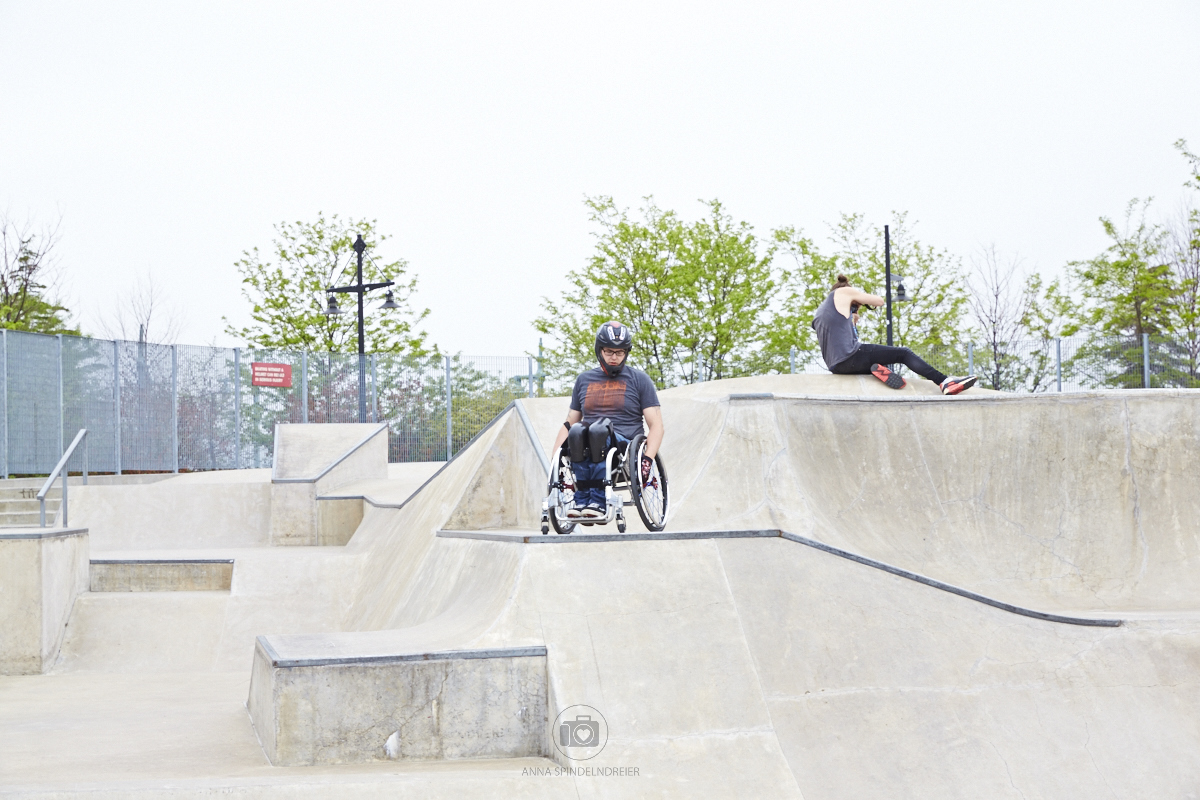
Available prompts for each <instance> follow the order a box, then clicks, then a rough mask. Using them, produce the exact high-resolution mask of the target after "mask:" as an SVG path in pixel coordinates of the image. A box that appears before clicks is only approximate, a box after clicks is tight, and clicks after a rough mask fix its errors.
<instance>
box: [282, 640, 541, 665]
mask: <svg viewBox="0 0 1200 800" xmlns="http://www.w3.org/2000/svg"><path fill="white" fill-rule="evenodd" d="M258 641H259V644H260V645H261V646H262V647H263V650H264V654H265V655H266V656H267V658H268V659H270V661H271V666H272V667H277V668H283V669H292V668H295V667H342V666H345V667H349V666H357V665H366V666H371V665H385V664H404V663H411V662H415V661H455V660H468V659H484V658H537V657H545V656H546V653H547V650H546V646H545V645H531V646H528V647H489V648H485V649H480V650H435V651H431V652H426V653H393V654H385V655H376V656H331V657H329V658H321V657H315V658H280V656H279V653H278V652H276V651H275V648H273V647H271V645H270V643H269V642H268V641H267V640H266V637H264V636H259V637H258Z"/></svg>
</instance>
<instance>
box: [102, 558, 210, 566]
mask: <svg viewBox="0 0 1200 800" xmlns="http://www.w3.org/2000/svg"><path fill="white" fill-rule="evenodd" d="M88 563H89V564H155V565H160V566H161V565H164V564H178V565H180V566H189V565H191V564H232V563H233V559H232V558H93V559H92V560H91V561H89V562H88Z"/></svg>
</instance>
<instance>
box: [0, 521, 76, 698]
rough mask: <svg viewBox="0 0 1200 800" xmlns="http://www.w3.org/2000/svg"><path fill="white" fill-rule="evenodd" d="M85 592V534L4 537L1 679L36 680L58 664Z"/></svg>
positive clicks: (12, 533)
mask: <svg viewBox="0 0 1200 800" xmlns="http://www.w3.org/2000/svg"><path fill="white" fill-rule="evenodd" d="M87 586H88V536H87V529H86V528H69V529H68V528H18V529H11V530H5V531H3V532H0V675H37V674H40V673H42V672H45V671H46V670H47V669H48V668H49V667H50V666H51V665H52V664H53V663H54V661H55V659H56V658H57V657H58V649H59V647H60V646H61V645H62V639H63V631H64V629H65V627H66V624H67V618H68V617H70V615H71V607H72V606H73V605H74V603H75V598H76V597H78V596H79V594H80V593H82V592H85V591H87Z"/></svg>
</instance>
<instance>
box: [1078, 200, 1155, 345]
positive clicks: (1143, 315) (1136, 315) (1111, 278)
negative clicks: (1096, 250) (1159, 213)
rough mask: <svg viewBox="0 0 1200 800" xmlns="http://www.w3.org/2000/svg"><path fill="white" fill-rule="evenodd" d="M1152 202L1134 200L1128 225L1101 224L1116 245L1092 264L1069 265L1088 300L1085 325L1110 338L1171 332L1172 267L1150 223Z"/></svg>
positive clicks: (1102, 220)
mask: <svg viewBox="0 0 1200 800" xmlns="http://www.w3.org/2000/svg"><path fill="white" fill-rule="evenodd" d="M1149 204H1150V200H1149V199H1147V200H1145V201H1141V200H1136V199H1135V200H1131V201H1130V202H1129V205H1128V206H1127V207H1126V209H1125V224H1124V226H1123V227H1121V228H1118V227H1117V225H1116V223H1114V222H1113V221H1112V220H1111V219H1109V218H1108V217H1101V218H1100V224H1101V225H1102V226H1103V227H1104V233H1105V234H1106V235H1107V236H1108V238H1109V239H1110V240H1111V244H1109V246H1108V247H1107V248H1105V250H1104V252H1103V253H1101V254H1100V255H1098V256H1096V257H1095V258H1092V259H1089V260H1087V261H1072V262H1071V263H1070V264H1068V269H1069V270H1070V272H1071V275H1072V277H1073V279H1074V280H1075V282H1076V284H1077V286H1078V288H1079V295H1080V296H1081V297H1083V298H1085V300H1086V305H1085V306H1084V312H1083V313H1084V316H1083V320H1084V324H1085V325H1087V326H1088V327H1089V328H1090V329H1091V330H1092V331H1094V332H1096V333H1101V334H1107V335H1134V336H1141V335H1142V334H1143V333H1151V334H1163V333H1169V332H1170V331H1171V329H1172V322H1173V321H1172V308H1171V306H1172V299H1173V288H1174V287H1173V286H1172V280H1171V269H1170V266H1169V265H1168V264H1166V263H1165V262H1164V261H1163V259H1162V258H1161V251H1162V247H1163V230H1162V228H1161V227H1160V226H1158V225H1156V224H1154V223H1151V222H1148V221H1147V220H1146V210H1147V208H1148V207H1149Z"/></svg>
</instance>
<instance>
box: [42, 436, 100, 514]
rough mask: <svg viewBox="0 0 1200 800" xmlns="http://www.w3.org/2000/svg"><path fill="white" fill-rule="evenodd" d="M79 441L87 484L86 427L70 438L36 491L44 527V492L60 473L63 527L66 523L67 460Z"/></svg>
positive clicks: (84, 483)
mask: <svg viewBox="0 0 1200 800" xmlns="http://www.w3.org/2000/svg"><path fill="white" fill-rule="evenodd" d="M80 442H82V443H83V485H84V486H87V479H88V449H87V428H80V429H79V433H77V434H75V438H74V439H72V440H71V445H70V446H69V447H68V448H67V450H66V452H65V453H63V455H62V458H60V459H59V460H58V464H56V465H55V466H54V469H53V470H51V471H50V476H49V477H48V478H46V482H45V483H43V484H42V488H41V491H39V492H38V493H37V499H38V503H39V504H40V506H41V525H40V527H43V528H44V527H46V494H47V493H49V491H50V488H51V487H52V486H53V485H54V479H55V478H57V477H58V476H59V475H60V474H61V475H62V512H63V519H62V523H63V527H64V528H65V527H66V525H67V475H68V472H67V462H68V461H69V460H70V459H71V456H72V455H74V454H75V448H76V447H79V444H80Z"/></svg>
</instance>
